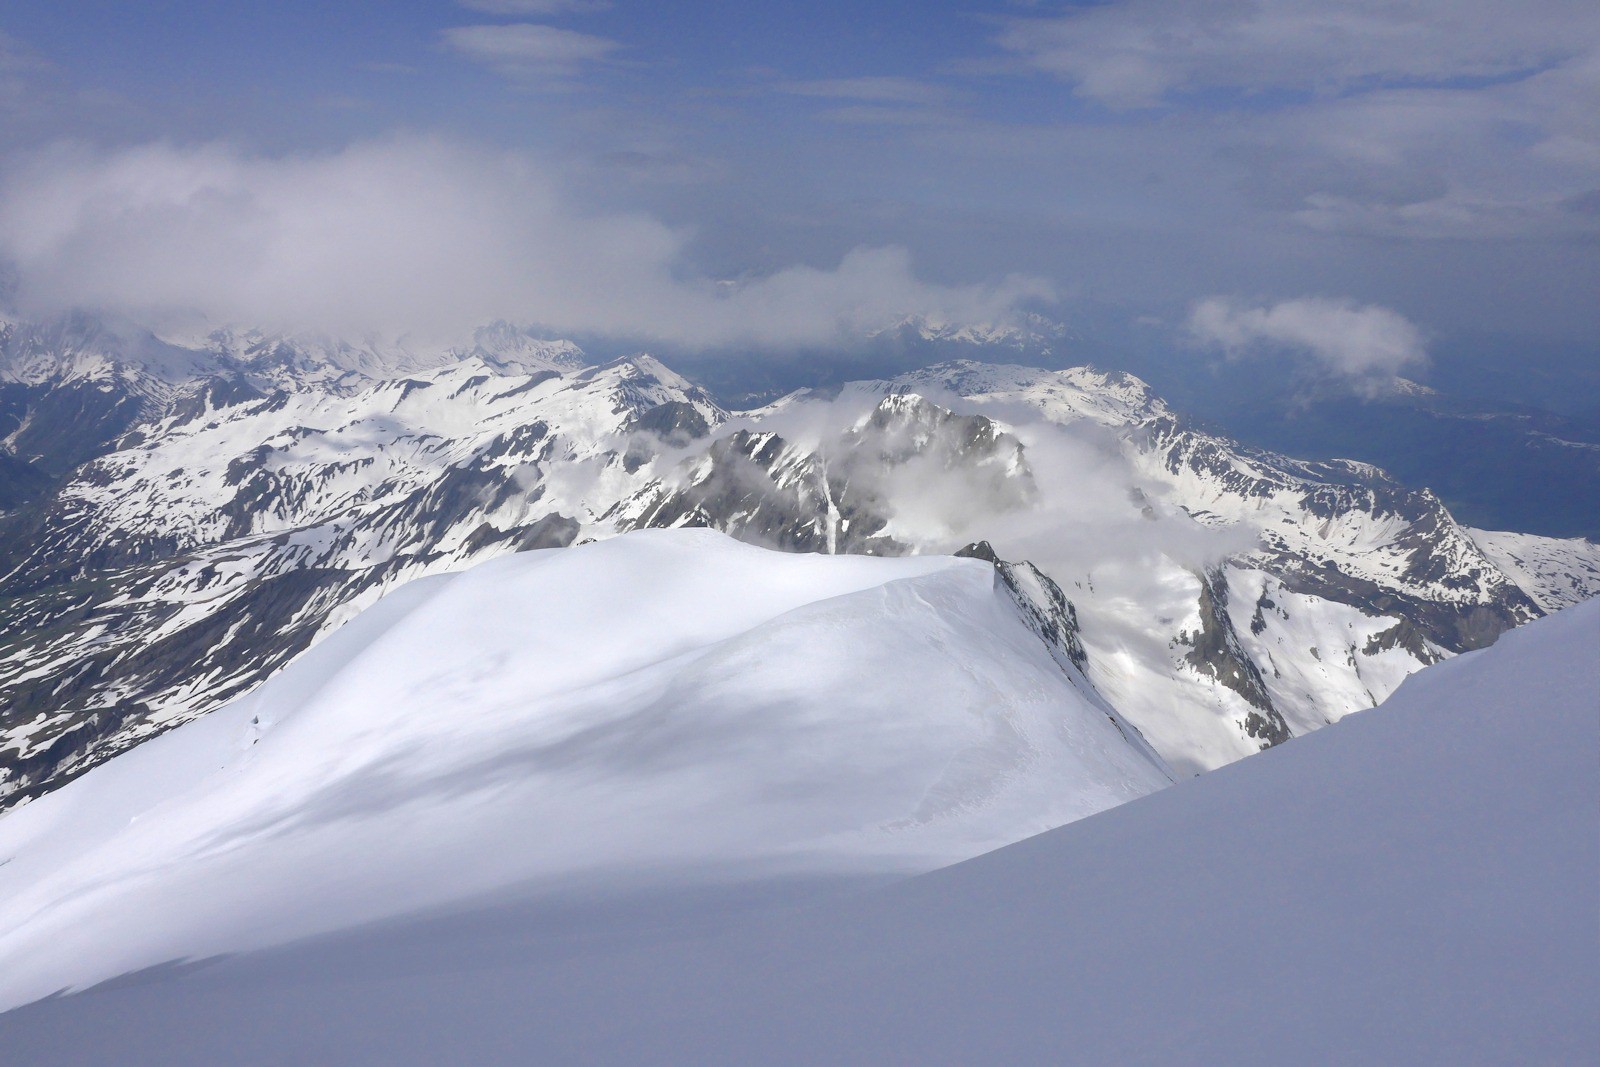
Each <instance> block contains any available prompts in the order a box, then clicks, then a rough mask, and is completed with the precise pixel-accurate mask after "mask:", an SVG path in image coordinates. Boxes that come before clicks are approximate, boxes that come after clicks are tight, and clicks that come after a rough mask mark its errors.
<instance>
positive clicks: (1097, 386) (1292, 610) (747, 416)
mask: <svg viewBox="0 0 1600 1067" xmlns="http://www.w3.org/2000/svg"><path fill="white" fill-rule="evenodd" d="M0 340H3V345H0V355H3V358H0V378H3V379H4V380H5V381H6V382H7V383H9V384H8V385H7V386H6V388H8V389H9V390H10V392H9V393H6V394H5V395H6V396H7V397H9V398H10V399H9V400H8V401H7V402H8V403H9V404H10V407H9V408H8V409H7V410H9V411H10V413H11V418H12V422H11V424H10V425H11V426H12V428H11V429H10V430H9V432H8V433H7V434H6V436H5V442H6V447H7V449H8V450H9V452H8V455H9V457H10V458H11V459H12V460H13V461H14V462H15V463H22V464H26V465H27V469H28V470H30V471H35V472H38V471H43V472H45V473H46V474H50V473H54V475H55V477H56V480H55V481H53V482H51V483H50V484H49V485H48V487H47V488H46V489H44V490H36V491H35V493H34V496H33V498H32V499H31V501H30V502H27V503H24V504H22V505H20V506H16V507H14V508H13V509H12V510H11V511H10V512H9V513H8V514H7V515H6V516H5V517H4V518H3V520H0V522H3V523H4V529H3V531H0V532H3V533H4V535H5V537H4V542H3V547H0V633H3V637H0V709H3V710H0V803H4V802H6V800H8V799H9V800H10V801H11V802H15V800H16V799H19V798H25V797H29V796H35V795H38V794H40V793H42V792H45V791H47V790H49V789H51V788H54V787H55V786H57V785H59V784H60V783H62V782H64V781H66V780H68V779H70V778H71V777H73V776H74V775H76V774H79V773H81V772H82V771H83V770H85V769H87V768H88V767H91V766H93V765H95V764H97V763H99V762H101V761H103V760H104V759H106V758H108V757H109V756H111V755H113V754H115V753H116V752H119V751H123V750H125V749H127V748H128V747H129V746H131V745H133V744H135V743H137V742H139V741H142V740H144V739H147V738H149V737H152V736H155V735H156V734H159V733H161V732H162V731H164V730H166V729H169V728H170V727H172V726H174V725H176V724H178V723H181V722H185V721H188V720H190V719H193V718H195V717H197V716H200V715H203V714H204V713H206V712H208V711H210V710H212V709H215V708H217V707H220V706H222V705H224V704H226V703H228V702H229V701H231V700H234V699H236V698H238V697H240V696H243V695H244V694H246V693H249V692H250V691H251V690H253V689H254V688H255V687H256V686H257V685H259V684H260V683H261V682H262V681H263V680H264V679H266V678H267V677H269V676H270V675H272V674H273V673H274V672H276V671H277V670H279V669H280V668H282V667H283V666H284V665H285V664H287V663H289V662H290V661H291V660H293V659H294V658H295V657H296V656H297V655H299V654H300V653H302V652H304V651H305V650H306V649H307V648H310V647H311V646H312V645H313V644H314V643H315V642H316V641H318V640H319V639H321V638H322V637H324V636H326V635H328V634H330V633H332V632H333V631H334V630H336V629H337V628H338V627H339V626H340V625H341V624H343V623H344V622H345V621H347V620H348V619H350V618H352V617H353V616H354V615H356V614H357V613H358V612H359V611H360V610H361V609H362V608H364V607H366V606H368V605H371V604H372V603H374V602H375V601H376V600H377V599H378V598H379V596H381V595H382V594H383V593H384V592H385V591H387V590H390V589H393V588H396V587H397V586H399V585H401V584H402V583H404V582H406V581H408V580H411V579H414V578H420V577H425V576H428V575H433V574H437V573H441V572H447V571H453V570H458V569H460V568H462V567H464V566H467V565H469V564H472V563H475V562H480V561H483V560H486V559H489V558H492V557H495V556H499V555H504V554H507V553H510V552H514V551H518V550H523V549H530V548H541V547H554V546H562V545H570V544H573V543H577V542H581V541H585V540H589V539H596V538H606V537H611V536H614V535H617V534H620V533H624V532H627V531H629V530H636V529H645V528H652V527H680V526H706V527H710V528H713V529H717V530H722V531H725V532H728V533H730V534H733V535H734V536H735V537H737V538H739V539H741V540H745V541H749V542H752V543H755V544H761V545H767V546H771V547H777V548H782V549H786V550H790V551H798V552H817V553H869V554H875V555H890V556H900V555H929V554H946V553H951V552H955V551H957V550H960V549H962V548H963V547H964V546H967V545H972V544H975V543H977V542H987V543H988V545H989V546H992V547H989V548H987V549H986V550H980V549H974V550H973V551H976V552H979V554H983V555H986V556H988V557H989V558H992V559H993V560H994V561H995V562H996V564H997V566H999V567H1000V572H1001V573H1002V575H1004V576H1005V577H1006V578H1007V579H1008V581H1009V582H1010V585H1011V586H1012V587H1014V588H1015V589H1016V590H1017V591H1018V595H1019V597H1021V598H1022V600H1025V601H1026V602H1027V603H1028V604H1031V605H1033V606H1034V607H1035V609H1036V610H1037V612H1038V616H1039V619H1040V620H1042V621H1041V622H1040V627H1039V628H1040V629H1041V630H1042V631H1047V632H1048V633H1050V634H1052V635H1053V636H1052V637H1051V638H1050V640H1053V641H1054V642H1055V643H1056V644H1057V646H1058V647H1059V648H1060V649H1061V650H1063V653H1064V654H1065V655H1067V657H1068V658H1069V659H1070V660H1071V662H1072V663H1073V664H1074V666H1075V669H1078V670H1080V671H1081V672H1082V673H1083V675H1084V677H1085V678H1086V680H1087V683H1088V684H1089V685H1090V686H1091V687H1092V689H1093V690H1094V692H1095V693H1096V695H1097V699H1102V700H1104V701H1105V702H1106V703H1107V704H1108V706H1109V707H1111V708H1112V709H1114V710H1115V712H1116V713H1117V714H1118V715H1120V716H1122V717H1123V718H1125V719H1126V720H1127V721H1128V722H1129V723H1131V724H1132V725H1133V726H1134V727H1136V728H1137V729H1138V730H1139V731H1140V732H1141V733H1142V734H1143V736H1144V737H1146V738H1147V739H1148V740H1149V741H1150V743H1151V744H1153V745H1154V747H1155V748H1156V749H1157V751H1158V752H1159V753H1160V755H1161V757H1162V758H1163V759H1164V760H1165V761H1166V762H1167V763H1168V764H1169V765H1170V766H1171V767H1172V768H1173V769H1174V770H1175V771H1176V772H1177V773H1179V774H1189V773H1194V772H1197V771H1200V770H1204V769H1208V768H1211V767H1216V766H1219V765H1221V764H1224V763H1227V762H1230V761H1232V760H1234V759H1237V758H1238V757H1240V756H1242V755H1245V754H1248V753H1250V752H1253V751H1257V750H1259V749H1260V748H1261V747H1263V746H1265V745H1270V744H1273V743H1276V742H1278V741H1281V740H1283V739H1285V738H1287V737H1289V736H1292V735H1294V734H1299V733H1304V732H1306V731H1308V730H1311V729H1315V728H1316V727H1318V726H1320V725H1323V724H1325V723H1327V722H1331V721H1334V720H1336V719H1338V718H1339V717H1340V716H1342V715H1344V714H1347V713H1349V712H1351V711H1354V710H1358V709H1360V708H1365V707H1369V706H1372V705H1374V704H1377V703H1379V702H1380V701H1381V700H1382V699H1383V698H1384V697H1385V696H1387V695H1388V693H1390V692H1391V691H1393V689H1394V688H1395V687H1396V686H1397V685H1398V684H1399V683H1400V681H1401V680H1402V679H1403V678H1404V677H1405V676H1406V675H1408V674H1409V673H1411V672H1413V671H1415V670H1416V669H1418V668H1419V667H1421V666H1424V665H1426V664H1429V663H1433V662H1436V661H1438V660H1439V659H1441V658H1445V657H1448V656H1450V655H1453V654H1456V653H1459V652H1462V651H1466V650H1469V649H1473V648H1477V647H1481V646H1483V645H1485V644H1488V643H1490V642H1491V641H1493V640H1494V638H1495V637H1496V636H1497V635H1498V634H1500V633H1501V632H1503V631H1504V630H1506V629H1508V628H1510V627H1512V626H1515V625H1518V624H1520V623H1522V622H1525V621H1527V620H1529V619H1532V618H1534V617H1537V616H1538V615H1540V614H1542V613H1544V612H1546V611H1548V610H1551V609H1553V608H1556V607H1559V606H1562V605H1564V604H1568V603H1572V602H1574V601H1576V600H1578V599H1582V598H1584V597H1587V596H1591V595H1594V594H1595V593H1596V592H1600V553H1597V550H1596V548H1595V546H1594V545H1592V544H1590V543H1588V542H1584V541H1556V540H1552V539H1548V538H1532V537H1527V536H1523V535H1512V534H1500V533H1485V532H1482V531H1475V530H1468V529H1465V528H1463V527H1461V526H1459V525H1458V524H1457V523H1456V522H1455V521H1454V520H1453V519H1452V517H1451V516H1450V514H1449V513H1448V511H1447V510H1446V509H1445V508H1444V507H1443V506H1442V505H1441V504H1440V502H1439V501H1438V499H1437V498H1435V497H1434V496H1433V495H1432V494H1430V493H1429V492H1427V491H1426V490H1425V489H1416V490H1413V489H1409V488H1406V487H1403V486H1400V485H1398V484H1396V483H1394V482H1393V481H1391V480H1390V479H1388V478H1387V477H1386V476H1385V475H1384V474H1383V473H1382V472H1381V471H1379V470H1377V469H1375V468H1372V467H1370V466H1367V465H1363V464H1357V463H1350V462H1342V461H1330V462H1302V461H1298V460H1293V459H1289V458H1287V457H1284V456H1280V455H1276V454H1273V453H1270V452H1265V451H1262V450H1259V449H1251V448H1246V447H1243V446H1240V445H1238V444H1237V443H1235V442H1232V441H1229V440H1227V439H1225V438H1222V437H1218V436H1216V435H1214V434H1210V433H1207V432H1204V431H1203V430H1201V429H1199V428H1197V427H1196V426H1194V425H1192V424H1190V423H1189V422H1188V421H1186V420H1185V419H1184V418H1182V417H1181V416H1180V415H1178V414H1176V413H1174V412H1172V411H1171V410H1169V409H1168V407H1167V406H1166V405H1165V404H1164V403H1163V402H1162V401H1161V400H1160V399H1159V398H1158V397H1156V396H1154V395H1153V394H1152V393H1151V391H1150V390H1149V389H1148V388H1147V387H1146V386H1145V385H1144V384H1143V383H1142V382H1140V381H1139V380H1138V379H1135V378H1132V377H1131V376H1128V375H1125V374H1119V373H1115V372H1110V373H1107V372H1101V371H1096V370H1092V369H1090V368H1077V369H1072V370H1066V371H1044V370H1038V369H1033V368H1026V367H1008V366H994V365H988V364H979V363H972V362H955V363H947V364H940V365H937V366H934V367H930V368H926V369H924V370H920V371H916V372H913V373H910V374H906V375H903V376H901V377H898V378H895V379H892V380H889V381H877V382H860V383H853V384H851V385H848V386H845V387H843V388H842V389H832V390H827V391H825V392H816V391H800V392H797V393H793V394H791V395H789V396H786V397H784V398H782V399H781V400H778V401H776V402H774V403H772V404H769V405H767V406H765V407H762V408H760V409H757V410H753V411H748V412H730V411H727V410H724V409H723V408H722V407H720V406H719V405H718V404H717V403H716V402H715V401H714V400H713V398H712V397H711V396H710V395H709V394H707V393H706V392H705V391H703V390H702V389H700V388H698V387H697V386H695V385H694V384H693V383H691V382H689V381H688V380H686V379H684V378H682V377H680V376H679V375H677V374H675V373H673V372H672V371H671V370H669V369H667V368H666V367H664V366H663V365H661V364H660V363H659V362H658V361H656V360H654V359H652V358H650V357H648V356H637V357H633V358H629V359H624V360H619V361H616V362H613V363H610V364H606V365H604V366H585V365H584V363H585V360H584V359H583V357H582V354H581V353H580V352H579V351H578V350H577V349H576V347H575V346H573V345H571V344H568V343H563V342H551V341H546V340H542V339H539V338H536V337H534V336H531V335H529V334H528V333H526V332H524V331H520V330H517V329H515V328H513V327H509V326H506V325H503V324H501V325H497V326H494V327H490V328H486V329H484V330H481V331H479V332H478V333H477V335H476V336H475V337H474V338H472V339H470V341H469V342H466V343H462V344H457V345H446V346H434V347H431V348H424V347H420V346H411V347H408V346H407V345H405V344H401V343H395V344H388V345H377V344H374V345H365V346H364V345H356V344H350V343H345V342H332V341H325V340H322V341H319V340H316V339H310V340H308V339H304V338H291V337H269V336H266V335H264V334H261V333H260V332H255V331H241V330H221V331H211V332H209V333H199V334H194V333H191V334H189V335H171V336H167V337H158V336H156V335H155V334H152V333H149V332H147V331H146V332H138V331H133V332H130V331H113V330H110V329H108V328H106V327H105V326H104V325H103V324H98V323H96V322H94V321H92V320H72V321H69V322H66V323H62V324H56V325H55V326H53V327H51V328H48V329H47V328H44V327H37V326H29V325H26V324H21V323H13V324H10V325H9V326H6V327H4V328H0ZM74 412H76V413H77V414H76V415H74V414H72V413H74ZM84 441H99V442H100V443H99V444H98V445H95V446H93V447H92V448H89V446H87V445H85V444H84V443H83V442H84ZM85 448H89V451H91V452H92V453H94V454H92V455H90V456H88V457H85V458H82V459H79V453H81V452H82V451H83V450H84V449H85ZM75 450H76V451H75ZM0 473H3V472H0ZM1007 561H1009V562H1007ZM1024 561H1028V564H1027V565H1024Z"/></svg>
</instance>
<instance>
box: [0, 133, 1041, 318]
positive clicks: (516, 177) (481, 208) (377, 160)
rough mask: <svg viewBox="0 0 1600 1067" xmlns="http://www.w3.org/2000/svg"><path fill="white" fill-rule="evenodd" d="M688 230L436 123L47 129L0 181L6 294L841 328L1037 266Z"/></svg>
mask: <svg viewBox="0 0 1600 1067" xmlns="http://www.w3.org/2000/svg"><path fill="white" fill-rule="evenodd" d="M687 239H688V235H687V234H686V233H684V232H683V231H680V230H676V229H673V228H671V227H668V226H666V225H664V224H663V223H661V222H660V221H658V220H656V219H653V218H650V217H648V216H644V215H639V214H596V213H585V212H582V211H580V210H578V209H576V208H575V207H574V206H573V205H572V204H571V203H570V202H569V201H568V199H567V198H566V197H565V196H563V194H562V191H561V189H560V188H559V186H558V185H557V184H556V183H555V182H554V181H553V180H551V178H550V177H549V176H548V175H546V174H545V173H543V172H542V171H541V170H540V169H539V168H538V167H537V166H535V165H533V164H532V163H531V162H530V161H529V160H528V159H527V158H525V157H521V156H517V155H511V154H502V153H493V152H487V151H481V150H476V149H471V148H466V147H462V146H460V145H455V144H451V143H448V142H443V141H439V140H433V139H424V138H399V139H393V140H388V141H381V142H371V143H364V144H357V145H354V146H351V147H349V148H346V149H344V150H342V151H339V152H335V153H331V154H325V155H297V156H285V157H277V158H263V157H257V156H250V155H246V154H243V153H241V152H239V151H237V150H236V149H233V148H231V147H228V146H222V145H211V146H205V147H200V148H178V147H173V146H171V145H163V144H157V145H149V146H145V147H141V148H136V149H131V150H126V151H120V152H115V153H109V154H108V153H100V152H94V151H89V150H86V149H81V148H57V149H55V150H52V151H50V152H47V153H44V154H42V155H38V156H34V157H32V158H31V159H29V160H27V161H25V162H24V163H22V164H21V165H15V166H13V167H12V168H11V169H10V170H9V173H8V174H7V175H6V176H5V179H4V181H3V183H0V269H10V270H11V271H12V272H13V273H14V275H15V277H16V278H17V280H18V291H17V300H18V303H19V304H20V308H19V310H22V311H23V312H24V313H27V314H47V313H51V312H54V311H60V310H65V309H68V308H73V307H86V308H93V309H100V310H105V311H114V312H119V313H122V314H128V315H133V316H135V317H142V318H146V319H151V318H156V317H160V316H163V315H169V314H179V313H193V312H198V313H200V314H203V315H205V316H206V317H207V318H209V319H211V320H213V321H220V322H232V323H245V324H253V325H262V326H267V327H270V328H274V329H288V330H298V329H320V330H328V331H332V332H336V333H354V332H366V331H406V330H409V331H414V332H419V333H431V334H433V335H436V336H439V337H441V338H448V337H449V336H451V335H453V334H454V333H455V332H458V331H460V330H463V329H466V328H469V327H471V326H473V325H476V324H478V323H481V322H484V321H487V320H491V319H497V318H507V319H512V320H516V321H521V322H533V323H539V324H542V325H545V326H548V327H549V328H551V329H554V330H557V331H560V332H563V333H569V334H579V333H598V334H605V335H610V336H616V337H624V338H629V339H635V340H641V341H652V340H654V341H666V342H672V343H675V344H682V345H691V346H707V345H733V344H750V345H756V346H761V345H802V344H805V345H809V344H822V343H829V342H835V341H839V340H842V339H845V338H848V337H851V336H854V335H856V334H859V333H861V332H862V331H864V330H866V329H870V328H872V327H876V326H881V325H882V324H883V323H884V322H886V321H890V320H892V319H894V318H896V317H898V316H901V315H906V314H922V315H926V316H928V317H930V318H937V319H940V320H943V321H956V322H967V321H997V320H998V321H1004V320H1006V319H1007V318H1008V317H1009V316H1010V313H1011V312H1012V311H1013V310H1014V309H1015V307H1016V306H1017V304H1018V303H1019V302H1020V301H1023V300H1026V299H1030V298H1037V297H1043V296H1048V295H1049V290H1048V287H1047V286H1045V285H1044V284H1043V283H1041V282H1038V281H1035V280H1031V279H1026V278H1007V279H1004V280H1001V281H998V282H994V283H990V284H984V285H969V286H941V285H934V284H929V283H927V282H924V281H922V280H920V279H918V278H917V276H916V274H915V272H914V271H913V269H912V265H911V262H910V257H909V255H908V254H907V253H906V252H905V251H904V250H901V249H896V248H858V249H856V250H854V251H852V252H850V253H848V254H847V255H845V256H844V257H843V258H842V260H841V261H840V262H839V263H838V264H837V265H836V266H833V267H830V268H828V269H820V268H816V267H810V266H792V267H789V268H787V269H783V270H779V271H776V272H775V273H772V274H769V275H766V276H764V277H761V278H757V279H754V280H750V281H746V282H741V283H739V284H725V283H718V282H716V281H715V280H713V279H709V278H706V277H704V276H702V275H699V274H697V273H696V272H695V271H694V270H693V268H692V265H691V264H690V263H689V262H688V260H687V257H686V255H685V245H686V242H687Z"/></svg>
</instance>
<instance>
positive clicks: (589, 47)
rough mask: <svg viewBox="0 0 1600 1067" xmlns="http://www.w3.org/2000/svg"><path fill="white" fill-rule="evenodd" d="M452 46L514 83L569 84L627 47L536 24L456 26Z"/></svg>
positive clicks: (449, 36) (449, 37) (448, 39)
mask: <svg viewBox="0 0 1600 1067" xmlns="http://www.w3.org/2000/svg"><path fill="white" fill-rule="evenodd" d="M442 38H443V40H444V43H445V45H446V47H448V48H449V49H450V50H452V51H453V52H455V53H456V54H458V55H460V56H462V57H464V58H466V59H469V60H472V61H473V62H475V63H481V64H483V65H484V66H486V67H489V68H490V69H491V70H494V71H496V72H498V73H500V74H503V75H505V76H507V77H510V78H517V79H521V80H527V81H550V82H557V81H563V80H566V79H569V78H572V77H574V76H576V75H577V74H578V73H579V72H580V71H581V70H582V69H583V68H584V67H585V66H587V65H589V64H592V63H596V62H599V61H601V60H603V59H605V58H606V57H607V56H609V55H610V54H611V53H612V52H614V51H616V50H617V49H618V48H619V47H621V46H620V45H619V44H618V43H617V42H616V41H613V40H610V39H609V38H606V37H597V36H595V35H593V34H588V33H579V32H577V31H576V30H567V29H561V28H560V27H557V26H543V25H539V24H537V23H531V22H514V23H508V24H505V25H483V26H454V27H451V28H450V29H447V30H444V31H443V33H442Z"/></svg>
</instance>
